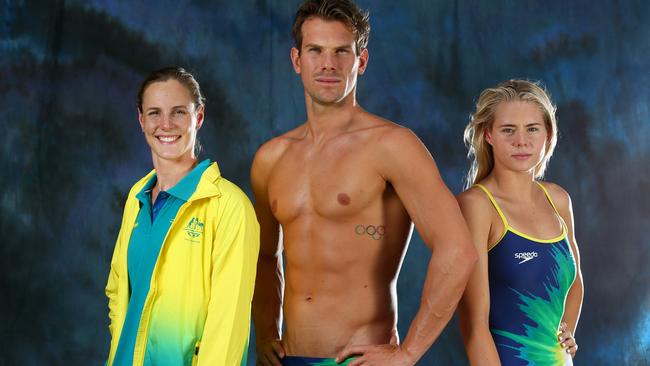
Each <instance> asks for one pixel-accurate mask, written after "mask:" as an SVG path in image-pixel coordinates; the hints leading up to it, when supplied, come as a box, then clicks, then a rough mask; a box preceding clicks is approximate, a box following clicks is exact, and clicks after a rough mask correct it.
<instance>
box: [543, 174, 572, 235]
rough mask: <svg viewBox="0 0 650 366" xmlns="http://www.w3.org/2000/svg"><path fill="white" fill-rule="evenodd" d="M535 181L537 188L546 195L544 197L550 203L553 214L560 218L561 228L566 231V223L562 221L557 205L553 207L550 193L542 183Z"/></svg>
mask: <svg viewBox="0 0 650 366" xmlns="http://www.w3.org/2000/svg"><path fill="white" fill-rule="evenodd" d="M535 183H537V185H538V186H539V188H541V189H542V191H544V195H545V196H546V199H547V200H548V203H550V204H551V207H553V211H555V214H556V215H557V217H558V218H559V219H560V223H561V224H562V230H563V231H564V232H565V233H566V231H567V226H566V223H565V222H564V219H563V218H562V215H560V211H558V210H557V207H555V203H553V199H551V194H550V193H548V189H546V187H544V185H543V184H542V183H540V182H538V181H535Z"/></svg>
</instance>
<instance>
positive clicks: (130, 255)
mask: <svg viewBox="0 0 650 366" xmlns="http://www.w3.org/2000/svg"><path fill="white" fill-rule="evenodd" d="M204 115H205V104H204V98H203V96H202V94H201V90H200V87H199V84H198V83H197V81H196V80H195V79H194V77H193V76H192V75H191V74H190V73H188V72H186V71H185V70H183V69H182V68H178V67H170V68H165V69H161V70H157V71H154V72H153V73H151V74H150V75H149V76H148V77H147V78H146V79H145V80H144V82H143V83H142V86H141V88H140V91H139V93H138V119H139V121H140V126H141V128H142V132H143V134H144V137H145V140H146V141H147V143H148V144H149V147H150V148H151V156H152V160H153V166H154V170H153V171H151V172H150V173H149V174H147V175H146V176H145V177H144V178H142V179H141V180H140V181H138V182H137V183H136V184H135V185H134V186H133V187H132V188H131V191H130V192H129V195H128V198H127V201H126V205H125V208H124V216H123V219H122V226H121V229H120V233H119V236H118V238H117V243H116V246H115V251H114V253H113V259H112V261H111V270H110V275H109V279H108V285H107V286H106V295H107V296H108V299H109V317H110V326H109V329H110V332H111V347H110V353H109V357H108V361H107V365H114V366H118V365H119V366H124V365H179V366H181V365H210V366H213V365H221V366H232V365H239V364H240V363H245V359H246V351H247V341H248V334H249V318H250V315H249V314H250V304H251V298H252V295H253V288H254V283H255V268H256V263H257V254H258V251H259V225H258V223H257V219H256V217H255V212H254V210H253V207H252V205H251V203H250V201H249V200H248V198H247V197H246V195H245V194H244V193H243V192H242V191H241V190H240V189H239V188H238V187H237V186H235V185H234V184H233V183H231V182H229V181H227V180H226V179H225V178H223V177H221V175H220V173H219V168H218V166H217V164H216V163H211V162H210V160H209V159H206V160H203V161H201V162H199V161H198V159H197V156H196V152H195V149H196V135H197V132H198V130H199V129H200V128H201V126H202V124H203V120H204Z"/></svg>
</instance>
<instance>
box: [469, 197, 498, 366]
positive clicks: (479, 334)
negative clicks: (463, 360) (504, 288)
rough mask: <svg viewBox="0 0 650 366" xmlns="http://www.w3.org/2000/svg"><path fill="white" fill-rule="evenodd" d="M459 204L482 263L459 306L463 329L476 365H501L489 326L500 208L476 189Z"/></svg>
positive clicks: (479, 261)
mask: <svg viewBox="0 0 650 366" xmlns="http://www.w3.org/2000/svg"><path fill="white" fill-rule="evenodd" d="M458 203H459V204H460V209H461V211H462V213H463V217H464V218H465V221H466V222H467V225H468V226H469V231H470V233H471V235H472V241H473V242H474V246H475V248H476V251H477V253H478V263H477V264H476V267H475V268H474V271H473V272H472V275H471V276H470V279H469V282H468V283H467V288H466V289H465V293H464V294H463V298H462V299H461V301H460V304H459V306H458V313H459V315H460V330H461V333H462V335H463V341H464V343H465V349H466V351H467V357H468V358H469V362H470V364H471V365H472V366H479V365H481V366H488V365H489V366H500V365H501V362H500V361H499V354H498V353H497V348H496V346H495V344H494V339H493V338H492V334H491V333H490V326H489V318H490V287H489V283H488V245H489V242H488V241H489V237H490V229H491V226H492V220H491V219H492V215H493V214H496V211H495V210H494V208H492V204H491V203H490V201H488V199H487V197H486V196H485V195H484V194H483V192H480V191H479V190H478V189H476V188H475V189H470V190H468V191H465V192H463V193H461V194H460V195H459V196H458ZM502 230H505V228H503V229H502Z"/></svg>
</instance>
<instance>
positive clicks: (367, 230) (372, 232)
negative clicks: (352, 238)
mask: <svg viewBox="0 0 650 366" xmlns="http://www.w3.org/2000/svg"><path fill="white" fill-rule="evenodd" d="M354 232H355V233H356V234H357V235H368V236H370V237H371V238H373V239H375V240H379V239H381V238H383V237H384V234H385V233H386V228H384V226H383V225H379V226H375V225H368V226H364V225H357V226H356V227H355V228H354Z"/></svg>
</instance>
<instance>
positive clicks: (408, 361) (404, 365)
mask: <svg viewBox="0 0 650 366" xmlns="http://www.w3.org/2000/svg"><path fill="white" fill-rule="evenodd" d="M348 357H355V359H354V360H352V362H350V363H349V364H348V366H361V365H363V366H413V365H415V362H416V360H415V359H414V358H413V356H412V355H410V354H408V353H407V352H406V351H405V350H404V349H402V347H401V346H399V345H397V344H382V345H367V346H347V347H345V348H344V349H343V351H341V352H340V353H339V354H338V356H337V357H336V362H338V363H341V362H343V361H345V360H346V359H347V358H348Z"/></svg>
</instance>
